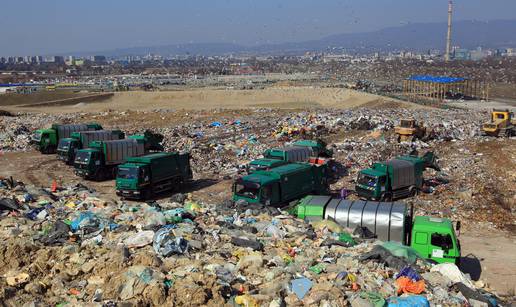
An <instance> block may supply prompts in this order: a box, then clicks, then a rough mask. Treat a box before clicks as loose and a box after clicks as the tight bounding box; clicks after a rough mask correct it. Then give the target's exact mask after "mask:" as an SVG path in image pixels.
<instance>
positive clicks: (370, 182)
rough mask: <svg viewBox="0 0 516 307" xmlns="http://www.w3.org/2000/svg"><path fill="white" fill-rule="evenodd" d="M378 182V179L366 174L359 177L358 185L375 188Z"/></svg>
mask: <svg viewBox="0 0 516 307" xmlns="http://www.w3.org/2000/svg"><path fill="white" fill-rule="evenodd" d="M377 180H378V177H373V176H369V175H366V174H360V175H358V184H361V185H366V186H368V187H374V186H375V185H376V181H377Z"/></svg>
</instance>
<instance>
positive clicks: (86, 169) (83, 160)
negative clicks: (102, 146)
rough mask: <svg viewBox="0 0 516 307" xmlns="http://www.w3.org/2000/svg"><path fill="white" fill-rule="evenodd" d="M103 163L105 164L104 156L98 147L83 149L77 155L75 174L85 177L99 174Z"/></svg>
mask: <svg viewBox="0 0 516 307" xmlns="http://www.w3.org/2000/svg"><path fill="white" fill-rule="evenodd" d="M102 165H104V158H103V155H102V153H101V151H100V150H98V149H97V148H87V149H81V150H78V151H77V154H76V155H75V161H74V167H75V174H76V175H79V176H82V177H84V178H92V177H95V176H97V174H98V172H99V169H100V168H101V166H102Z"/></svg>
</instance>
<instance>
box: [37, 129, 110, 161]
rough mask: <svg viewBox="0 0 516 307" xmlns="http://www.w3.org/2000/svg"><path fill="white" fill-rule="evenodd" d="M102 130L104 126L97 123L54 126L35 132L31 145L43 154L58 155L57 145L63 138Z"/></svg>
mask: <svg viewBox="0 0 516 307" xmlns="http://www.w3.org/2000/svg"><path fill="white" fill-rule="evenodd" d="M95 130H102V126H101V125H99V124H96V123H91V124H72V125H61V124H53V125H52V127H51V128H50V129H38V130H36V131H34V133H33V134H32V138H31V141H30V142H31V144H32V145H34V146H35V147H36V149H37V150H39V151H40V152H41V153H44V154H52V153H56V150H57V144H59V141H60V140H61V139H63V138H69V137H71V136H72V133H74V132H80V131H95Z"/></svg>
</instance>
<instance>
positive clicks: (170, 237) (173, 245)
mask: <svg viewBox="0 0 516 307" xmlns="http://www.w3.org/2000/svg"><path fill="white" fill-rule="evenodd" d="M172 231H173V229H172V228H170V227H163V228H161V229H160V230H158V231H157V232H156V233H155V234H154V238H153V240H152V241H153V243H152V247H153V248H154V251H155V252H156V253H157V254H159V255H161V256H163V257H169V256H171V255H173V254H184V253H186V251H187V250H188V241H186V240H185V239H183V238H182V237H176V236H175V235H174V234H173V232H172Z"/></svg>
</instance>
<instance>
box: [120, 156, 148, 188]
mask: <svg viewBox="0 0 516 307" xmlns="http://www.w3.org/2000/svg"><path fill="white" fill-rule="evenodd" d="M149 184H150V169H149V166H148V165H144V164H137V163H125V164H123V165H121V166H119V167H118V173H117V176H116V189H117V190H130V191H133V193H134V194H139V193H140V191H139V190H140V189H143V188H144V187H146V186H148V185H149Z"/></svg>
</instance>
